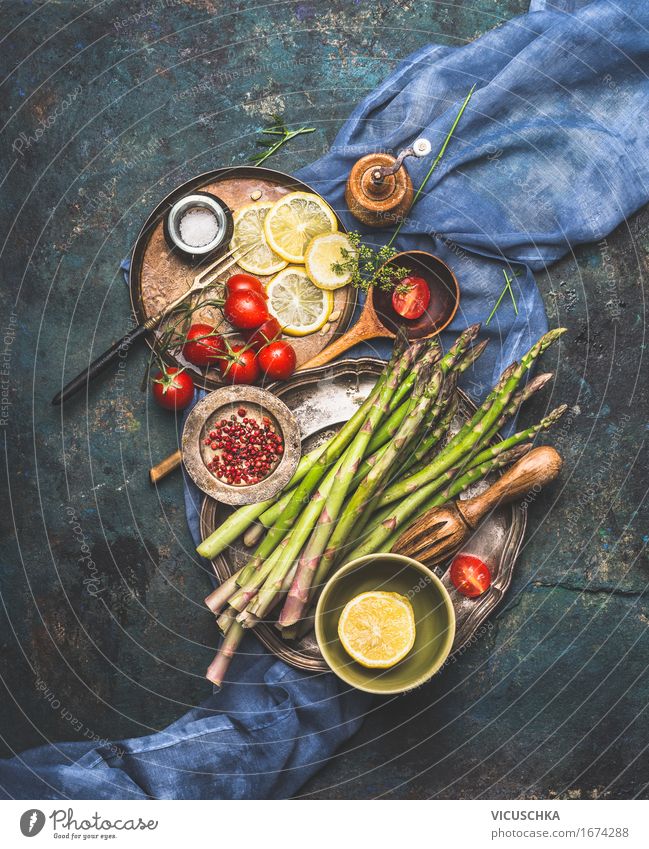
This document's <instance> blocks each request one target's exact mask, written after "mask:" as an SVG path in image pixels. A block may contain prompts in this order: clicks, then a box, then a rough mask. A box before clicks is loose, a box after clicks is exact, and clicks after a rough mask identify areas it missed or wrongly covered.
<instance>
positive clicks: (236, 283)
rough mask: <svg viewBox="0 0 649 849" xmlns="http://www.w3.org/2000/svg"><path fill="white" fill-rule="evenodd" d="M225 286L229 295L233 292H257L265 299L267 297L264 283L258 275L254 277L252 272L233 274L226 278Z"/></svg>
mask: <svg viewBox="0 0 649 849" xmlns="http://www.w3.org/2000/svg"><path fill="white" fill-rule="evenodd" d="M225 288H226V290H227V294H228V295H231V294H232V293H233V292H257V293H258V294H259V295H261V296H262V297H263V298H264V300H265V299H266V297H267V296H266V290H265V289H264V284H263V283H262V282H261V280H259V279H258V278H257V277H253V275H252V274H233V275H232V277H230V278H229V279H228V280H226V283H225Z"/></svg>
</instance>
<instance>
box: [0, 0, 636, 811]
mask: <svg viewBox="0 0 649 849" xmlns="http://www.w3.org/2000/svg"><path fill="white" fill-rule="evenodd" d="M525 7H526V3H525V2H524V0H509V2H506V0H495V2H489V3H487V2H485V0H476V2H475V3H464V4H447V3H441V2H439V3H437V2H433V0H420V2H418V3H409V2H408V3H406V2H402V3H398V4H395V3H390V2H374V0H373V1H372V2H366V0H357V1H356V2H352V0H337V2H332V3H327V4H324V3H319V2H310V0H304V2H277V3H273V4H271V5H260V6H258V7H256V6H255V4H253V3H251V2H248V0H242V2H239V3H237V4H236V11H235V7H234V5H232V6H230V5H227V4H223V3H217V2H213V0H193V2H180V0H142V2H134V0H126V1H124V0H122V2H116V0H113V2H100V3H97V4H95V3H90V2H85V0H72V2H67V3H58V4H53V3H38V2H28V0H13V2H11V3H8V4H5V5H4V7H3V10H2V11H3V14H2V23H1V25H0V26H1V29H2V32H1V35H2V39H3V40H2V54H1V55H2V59H1V62H2V67H3V71H4V73H3V83H2V102H3V104H4V107H5V108H4V117H3V123H4V129H3V133H2V153H3V166H4V167H3V184H2V207H3V225H2V229H3V233H2V237H3V265H2V268H3V287H2V292H3V301H4V303H5V305H6V309H5V311H4V317H3V331H4V332H3V334H2V348H3V352H2V358H1V361H0V369H1V374H0V377H1V381H2V382H1V389H2V417H1V422H0V424H1V425H2V427H1V431H0V436H1V437H2V440H3V445H4V447H5V452H4V457H3V459H4V463H3V466H4V474H5V475H6V478H5V484H4V487H3V489H4V495H5V506H4V508H3V511H2V514H1V519H2V523H3V540H4V544H3V547H2V561H3V566H2V603H3V610H2V619H3V621H2V647H3V650H2V655H1V659H0V670H1V673H2V682H3V685H4V689H3V693H2V704H3V716H4V721H3V723H2V737H3V740H4V754H9V753H10V752H12V751H19V750H21V749H23V748H25V747H27V746H33V745H36V744H38V743H41V742H43V741H47V740H55V741H56V740H63V739H73V738H77V739H81V738H97V739H101V738H105V737H107V738H115V737H120V736H127V735H139V734H145V733H148V732H149V731H151V730H154V729H159V728H161V727H163V726H164V725H165V724H167V723H168V722H170V721H171V720H173V719H174V718H175V717H177V716H178V715H180V714H181V713H182V712H183V711H184V710H185V709H186V708H188V707H189V706H191V705H194V704H196V703H198V702H199V701H200V700H201V698H202V697H204V696H205V695H206V694H207V693H208V689H209V685H208V684H207V682H206V681H205V680H204V679H203V677H202V673H203V670H204V669H205V667H206V666H207V664H208V663H209V660H210V659H211V656H212V654H213V651H214V646H215V644H216V639H217V638H216V632H215V628H214V624H213V619H212V617H211V616H210V615H209V614H208V612H207V611H206V609H205V608H204V607H203V605H202V599H203V597H204V595H205V593H206V590H207V588H208V577H207V575H206V573H205V572H204V571H203V570H202V568H201V567H200V566H199V565H198V564H197V563H196V560H195V558H194V557H193V547H192V545H191V541H190V539H189V535H188V532H187V530H186V526H185V519H184V512H183V502H182V496H181V488H180V481H179V479H178V477H171V478H170V479H168V480H167V481H165V482H164V483H163V485H162V486H161V487H160V488H159V489H158V490H154V489H153V488H151V486H150V485H149V483H148V476H147V469H148V467H149V465H151V464H153V463H154V462H156V461H158V460H159V459H160V458H162V457H164V456H165V455H166V454H167V453H169V452H170V451H171V450H173V449H174V448H175V447H176V444H177V440H178V432H177V431H178V424H177V423H176V422H175V420H174V418H173V417H170V416H169V414H166V413H164V412H162V411H159V410H157V409H156V408H154V407H152V406H151V404H150V400H149V397H148V395H147V394H143V393H141V392H140V382H141V379H142V373H143V365H144V361H145V351H144V350H143V349H140V350H139V351H137V352H136V351H132V352H131V353H130V354H129V356H128V359H127V362H126V363H125V365H124V367H121V368H119V369H118V370H117V371H116V372H114V373H113V374H111V375H109V376H108V377H107V378H106V379H104V380H103V381H100V382H99V383H98V384H97V385H95V386H94V387H93V390H92V399H91V402H90V403H89V404H87V403H86V399H85V398H83V397H82V398H79V399H78V400H77V401H75V402H74V403H72V404H70V405H68V406H66V408H65V413H64V415H63V416H61V413H60V410H57V409H54V408H52V407H50V405H49V399H50V397H51V395H52V394H53V392H54V391H55V389H56V388H57V383H58V385H60V375H61V371H62V369H65V373H66V374H67V375H72V374H74V373H76V371H78V370H79V368H80V367H81V366H82V365H83V363H84V362H87V359H88V350H89V348H90V347H92V349H93V351H95V352H96V353H98V352H99V351H100V350H103V349H104V348H105V347H107V345H108V344H109V343H110V342H111V341H113V340H114V339H115V338H117V336H121V335H122V334H123V333H124V332H125V331H126V329H127V327H128V323H129V305H128V295H127V292H126V289H125V287H124V284H123V282H122V280H121V277H120V275H119V273H118V266H119V261H120V260H121V258H122V257H123V256H124V255H125V254H126V253H127V251H128V249H129V246H130V245H131V243H132V240H133V238H134V237H135V235H136V233H137V231H138V229H139V227H140V224H141V222H142V220H143V219H144V217H145V216H146V214H147V212H148V211H149V210H150V208H151V207H152V206H154V205H155V203H156V202H157V201H158V200H159V199H160V198H161V197H162V196H163V195H164V194H166V192H167V191H169V190H170V189H171V188H173V187H174V186H175V185H177V184H178V183H179V182H182V181H183V180H185V179H187V178H189V177H191V176H192V175H194V174H196V173H198V172H200V171H204V170H207V169H209V168H212V167H216V166H220V165H223V164H233V163H244V162H246V161H247V159H248V157H249V156H250V155H251V153H252V152H253V151H254V148H255V131H256V130H257V129H258V128H259V127H260V126H261V125H263V124H264V122H265V120H266V118H267V117H268V116H269V115H270V114H272V113H275V112H281V113H283V114H284V116H285V117H286V120H287V121H299V122H304V123H309V124H311V125H313V126H315V127H316V128H317V131H316V133H314V134H312V135H309V136H304V137H302V138H300V139H299V140H298V141H297V142H296V143H295V144H294V145H293V147H291V148H290V149H287V150H285V151H283V152H282V153H281V154H280V155H278V156H277V157H276V158H275V160H274V164H275V165H276V166H277V167H279V168H282V169H284V170H291V169H295V168H297V167H298V166H299V165H300V164H302V163H304V162H306V161H309V160H311V159H313V158H315V157H317V156H318V155H319V154H320V153H321V152H322V151H323V150H324V149H325V148H326V146H327V145H328V144H329V143H330V142H331V141H332V139H333V138H334V135H335V133H336V130H337V128H338V127H339V125H340V122H341V121H342V119H343V118H344V117H345V116H346V115H347V114H348V113H349V112H350V110H351V109H352V107H353V106H354V105H355V104H356V103H357V102H358V100H359V99H360V98H361V97H362V96H363V95H364V94H365V93H366V92H367V91H368V90H370V89H372V88H373V87H374V86H375V84H376V83H377V82H378V81H379V80H380V79H381V78H382V77H383V76H384V75H385V73H386V72H387V70H388V69H389V68H390V67H392V65H393V64H394V62H395V61H396V60H398V59H399V58H400V57H402V56H404V55H406V54H407V53H409V52H410V51H412V50H413V49H415V48H417V47H418V46H420V45H422V44H425V43H427V42H429V41H442V42H445V43H449V44H457V43H462V42H464V41H466V40H468V39H471V38H474V37H476V36H477V35H479V34H480V33H481V32H483V31H485V30H486V29H489V28H490V27H493V26H497V25H498V24H499V22H501V21H503V20H504V19H507V18H510V17H512V16H513V15H516V14H519V13H521V12H523V11H524V10H525ZM648 251H649V214H647V213H646V212H643V213H641V214H640V215H638V216H636V217H635V218H634V219H633V220H631V221H630V222H629V223H628V225H626V226H624V227H623V228H620V231H618V232H617V233H615V234H613V235H612V236H611V237H610V238H609V239H608V240H607V241H606V242H603V243H601V244H600V245H594V246H592V247H591V248H589V249H586V250H580V251H579V252H578V253H577V254H576V255H575V256H573V257H571V258H569V259H566V260H565V261H563V262H562V263H560V264H558V265H556V266H555V267H553V268H552V269H551V270H550V271H549V272H548V273H547V274H546V275H543V276H541V278H540V279H539V284H540V286H541V287H542V291H543V294H544V297H545V300H546V304H547V307H548V310H549V313H550V318H551V323H553V324H554V323H561V324H565V325H567V326H568V327H569V329H570V344H568V345H566V346H565V347H564V353H563V357H562V359H561V361H560V362H556V363H555V365H556V369H557V374H558V378H557V382H556V386H555V389H554V393H555V400H556V401H557V402H558V401H559V400H562V401H567V402H568V403H570V405H571V412H570V414H569V415H568V416H566V418H565V419H564V422H563V424H562V427H561V428H560V429H559V431H557V432H556V433H555V442H556V443H557V444H558V447H559V448H560V450H561V451H562V452H563V453H564V456H565V460H566V469H565V475H564V478H563V481H562V484H561V486H559V487H555V488H554V489H552V490H551V491H550V492H549V493H548V494H547V495H542V496H540V497H539V498H538V501H537V502H536V503H535V504H533V505H532V507H531V508H530V526H529V533H528V536H527V541H526V545H525V548H524V551H523V553H522V556H521V558H520V562H519V565H518V568H517V571H516V576H515V580H514V583H513V586H512V588H511V591H510V593H509V596H508V598H507V601H506V604H505V605H504V607H503V608H502V609H501V611H500V612H499V614H498V615H497V616H496V617H495V618H494V619H493V621H491V622H490V623H489V625H488V627H485V628H484V629H483V630H482V631H481V632H480V634H479V635H478V639H477V640H476V642H475V643H474V644H473V645H471V646H470V647H468V648H467V649H466V651H465V652H464V654H463V656H462V657H461V658H460V659H459V660H458V662H457V663H456V664H454V665H452V666H450V667H449V668H447V669H446V671H445V672H444V673H443V674H442V675H440V676H438V677H437V678H436V679H435V681H434V682H433V683H432V684H430V685H429V686H427V687H425V688H423V689H421V690H419V691H417V692H416V693H415V694H414V695H410V696H408V697H404V698H401V699H398V700H396V701H393V702H391V703H390V704H389V705H387V706H383V707H379V708H378V709H377V710H376V711H375V712H374V713H373V714H371V715H370V716H369V717H368V719H367V721H366V723H365V726H364V729H363V731H362V732H361V733H360V734H359V735H358V737H357V738H356V739H354V740H353V741H352V742H351V743H350V745H349V746H348V748H347V750H346V751H345V752H344V753H341V755H340V756H338V757H336V758H335V759H334V760H333V761H332V762H331V763H330V764H329V765H328V766H326V767H325V768H324V769H323V770H322V772H321V773H320V774H319V776H318V777H317V778H316V779H315V780H314V781H313V782H312V783H311V785H310V786H309V787H308V788H306V791H305V792H307V793H308V794H311V795H315V796H319V797H326V796H342V797H360V798H366V797H374V796H381V795H387V796H394V797H417V798H418V797H431V796H432V797H436V796H438V797H440V796H441V797H475V796H484V797H497V796H503V797H507V796H516V795H521V796H524V797H531V796H555V795H556V796H570V797H586V798H590V797H593V796H621V797H629V796H633V795H641V796H645V795H646V782H647V779H648V774H647V754H646V745H647V716H646V706H647V700H648V698H649V673H648V672H647V656H648V655H647V642H648V638H647V623H648V621H649V619H648V616H649V611H648V610H647V601H646V597H645V596H644V595H643V594H644V592H645V587H646V584H647V578H648V574H647V561H646V558H645V546H646V542H647V533H648V530H647V524H646V511H645V510H644V509H643V503H644V502H643V499H644V498H645V494H646V462H647V458H646V451H645V439H646V434H647V397H646V393H647V386H646V379H645V378H643V374H644V372H645V371H646V370H645V369H644V367H643V364H642V357H643V353H644V332H645V318H646V315H645V309H646V307H645V280H644V275H645V273H646V270H647V252H648ZM541 409H543V407H542V406H541V402H540V401H539V402H538V404H537V406H536V407H535V406H534V405H532V408H531V409H529V410H528V411H527V414H526V415H527V416H528V417H529V418H530V420H531V419H532V418H535V417H537V416H538V413H539V412H540V411H541Z"/></svg>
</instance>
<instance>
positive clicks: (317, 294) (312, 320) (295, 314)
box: [266, 265, 334, 336]
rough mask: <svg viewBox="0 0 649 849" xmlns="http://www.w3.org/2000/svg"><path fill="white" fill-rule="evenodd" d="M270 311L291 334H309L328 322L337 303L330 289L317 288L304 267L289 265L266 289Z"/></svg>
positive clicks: (285, 331) (284, 329) (288, 333)
mask: <svg viewBox="0 0 649 849" xmlns="http://www.w3.org/2000/svg"><path fill="white" fill-rule="evenodd" d="M266 294H267V296H268V310H269V312H270V313H271V314H272V315H274V316H275V318H276V319H277V320H278V321H279V323H280V324H281V325H282V329H283V331H284V333H286V334H287V335H288V336H308V335H309V333H315V332H316V330H320V329H321V328H322V327H324V325H325V324H326V323H327V320H328V318H329V316H330V315H331V311H332V309H333V305H334V299H333V295H332V294H331V292H327V291H325V290H324V289H318V287H317V286H314V285H313V283H312V282H311V281H310V280H309V278H308V277H307V275H306V272H305V270H304V268H303V267H302V266H299V265H289V266H288V268H285V269H284V270H283V271H280V272H279V274H277V275H276V276H275V277H273V279H272V280H271V281H270V283H269V284H268V287H267V288H266Z"/></svg>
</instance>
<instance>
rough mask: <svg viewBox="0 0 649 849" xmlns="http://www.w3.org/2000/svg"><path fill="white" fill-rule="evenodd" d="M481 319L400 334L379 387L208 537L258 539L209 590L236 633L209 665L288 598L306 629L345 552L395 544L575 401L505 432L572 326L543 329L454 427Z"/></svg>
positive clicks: (208, 544)
mask: <svg viewBox="0 0 649 849" xmlns="http://www.w3.org/2000/svg"><path fill="white" fill-rule="evenodd" d="M479 329H480V325H478V324H475V325H472V326H471V327H469V328H467V329H466V330H465V331H464V332H463V333H462V334H461V335H460V337H459V338H458V339H457V341H456V342H455V344H454V345H453V346H452V347H451V349H450V350H449V351H448V352H447V353H446V354H442V351H441V350H440V347H439V343H438V342H437V341H436V340H432V341H431V340H428V341H426V342H418V343H415V344H412V345H408V344H407V343H406V342H405V340H398V342H397V343H396V344H395V348H394V352H393V355H392V358H391V360H390V362H389V363H388V364H387V366H386V368H385V370H384V372H383V373H382V375H381V376H380V377H379V379H378V380H377V382H376V385H375V386H374V388H373V389H372V391H371V392H370V394H369V395H368V397H367V399H366V400H365V401H364V403H363V404H361V406H360V407H359V409H358V410H357V412H356V413H355V414H354V415H353V416H352V417H351V419H350V420H349V421H348V422H347V423H346V424H345V425H343V427H342V428H341V429H340V430H339V431H338V433H337V434H336V435H335V436H334V437H332V438H331V439H330V440H329V441H328V442H326V443H325V444H324V445H322V446H320V447H319V448H318V449H316V450H315V451H312V452H311V453H309V454H307V455H305V456H304V457H302V459H301V461H300V463H299V466H298V468H297V471H296V472H295V474H294V476H293V478H292V480H291V481H290V483H289V484H288V486H287V487H286V488H285V490H284V491H283V492H282V493H280V494H279V495H278V496H276V497H275V498H273V499H270V500H268V501H265V502H262V503H259V504H253V505H249V506H246V507H242V508H241V509H239V510H237V511H236V512H235V513H233V514H232V515H231V516H230V517H229V518H228V519H227V520H226V521H225V522H224V523H223V524H222V525H221V526H220V527H219V528H218V529H217V530H216V531H215V532H214V533H213V534H212V535H211V536H210V537H208V538H207V539H206V540H205V541H204V542H203V543H201V545H200V546H199V547H198V552H199V554H201V555H202V556H203V557H207V558H213V557H216V555H217V554H219V553H220V552H221V551H223V550H224V549H225V548H226V547H227V546H228V545H230V544H231V543H232V542H233V541H234V540H235V539H237V537H239V536H240V535H241V534H244V533H246V532H248V533H247V535H246V536H247V538H248V539H250V538H253V539H255V541H256V542H257V543H258V544H257V547H256V549H255V550H254V552H253V554H252V556H251V558H250V560H249V561H248V563H247V564H246V565H245V566H244V567H243V568H242V569H241V570H240V571H239V572H238V573H236V574H235V575H233V576H232V577H231V578H229V579H228V580H227V581H225V582H224V583H223V584H221V586H220V587H219V588H218V589H217V590H215V591H214V592H213V593H212V594H211V595H209V596H208V597H207V599H206V600H205V601H206V604H207V606H208V607H209V608H210V610H211V611H212V612H213V613H214V615H215V616H217V617H218V619H217V622H218V625H219V627H220V628H221V630H222V631H223V633H224V635H225V637H224V640H223V643H222V645H221V649H220V651H219V652H218V654H217V656H216V657H215V659H214V661H213V662H212V664H211V665H210V668H209V669H208V671H207V677H208V679H209V680H210V681H212V682H213V683H215V684H217V685H220V684H221V683H222V682H223V680H224V677H225V674H226V672H227V669H228V666H229V663H230V661H231V659H232V657H233V655H234V653H235V652H236V649H237V646H238V645H239V643H240V641H241V639H242V637H243V635H244V632H245V629H246V628H252V627H254V626H255V625H256V624H257V623H258V622H259V621H260V620H261V619H262V618H264V617H266V616H267V615H268V614H269V613H270V612H271V611H272V610H273V609H274V608H275V607H276V606H277V605H278V604H279V603H280V602H283V605H282V608H281V611H280V613H279V618H278V621H277V625H278V627H279V628H281V629H282V630H283V633H284V635H285V636H294V635H295V634H296V632H297V631H298V629H299V627H300V624H301V623H304V622H305V621H308V620H307V616H308V611H309V607H310V606H311V605H312V604H313V602H314V600H315V598H316V597H317V592H318V589H319V587H321V586H322V584H323V582H324V581H325V580H326V579H327V577H328V576H329V574H330V573H331V571H332V570H333V569H335V568H336V566H338V565H340V564H341V563H342V562H344V561H348V560H351V559H353V558H355V557H360V556H361V555H364V554H370V553H374V552H379V551H390V549H391V547H392V546H393V545H394V544H395V542H396V540H397V538H398V537H399V536H400V535H401V534H402V533H403V531H404V530H405V529H406V528H407V527H409V526H410V525H411V524H412V523H413V522H414V521H416V520H417V519H418V518H419V517H420V516H421V515H423V514H424V513H425V512H427V511H428V510H429V509H430V508H431V507H433V506H438V505H441V504H443V503H445V502H446V501H448V500H450V499H452V498H455V497H456V496H457V495H459V494H460V493H461V492H463V491H464V490H465V489H466V488H467V487H469V486H471V485H472V484H474V483H476V482H477V481H480V480H481V479H482V478H483V477H484V476H485V475H487V474H488V473H490V472H493V471H494V470H496V469H500V468H502V467H504V466H506V465H508V464H510V463H512V462H514V461H515V460H517V459H519V458H520V457H521V456H522V455H523V454H524V453H525V452H526V451H528V450H529V449H530V448H531V443H530V440H531V439H532V438H533V437H534V436H535V435H536V434H537V433H538V432H539V431H542V430H545V429H547V428H549V427H550V426H551V425H552V424H553V423H554V422H556V421H557V420H558V419H559V417H560V416H561V415H562V414H563V412H564V411H565V409H566V407H565V405H564V406H561V407H558V408H557V409H556V410H553V411H552V412H551V413H550V414H549V415H548V416H546V417H545V418H544V419H542V420H541V421H540V422H539V423H538V424H536V425H534V426H533V427H530V428H527V429H525V430H522V431H519V432H518V433H515V434H514V435H513V436H510V437H509V438H508V439H505V440H503V441H500V442H494V438H495V437H496V435H497V433H498V431H499V430H500V429H501V428H502V426H503V424H505V422H506V421H507V420H508V419H509V418H511V417H512V416H514V415H515V414H516V413H517V411H518V410H519V408H520V407H521V405H522V404H523V403H524V402H525V401H526V400H527V399H528V398H530V397H531V396H532V395H533V394H534V393H535V392H538V390H539V389H541V387H543V386H544V385H545V384H546V383H547V381H548V380H549V379H550V378H551V377H552V375H551V374H542V375H539V376H538V377H536V378H534V379H533V380H531V381H530V382H529V383H528V384H527V385H526V386H525V387H524V388H523V389H520V390H519V389H518V387H519V384H520V383H521V381H522V378H523V376H524V375H525V373H526V372H527V371H528V370H529V368H530V367H531V366H532V364H533V363H534V361H535V360H536V359H537V358H538V357H539V356H540V354H542V353H543V351H544V350H545V349H546V348H547V347H548V346H549V345H551V344H552V342H554V340H555V339H557V338H558V337H559V336H560V335H561V334H562V333H564V328H559V329H557V330H552V331H550V332H549V333H547V334H546V335H545V336H543V337H542V338H541V339H540V340H539V341H538V342H537V343H536V344H535V345H533V346H532V348H531V349H530V350H529V351H528V353H527V354H526V355H525V356H524V357H523V358H522V359H521V361H520V363H512V365H510V366H509V367H508V368H507V369H505V371H504V372H503V374H502V375H501V378H500V380H499V381H498V383H497V385H496V386H495V388H494V389H493V391H492V392H491V393H490V394H489V395H488V396H487V398H486V399H485V401H484V402H483V404H482V405H481V406H480V407H479V408H478V410H477V411H476V413H475V415H473V417H472V418H471V419H470V420H469V421H468V422H466V423H465V424H464V425H463V426H462V427H460V429H459V430H458V431H457V432H456V433H455V434H453V435H450V429H451V425H452V421H453V418H454V416H455V413H456V406H457V393H456V391H455V388H456V383H457V379H458V376H459V375H460V374H461V373H462V372H463V371H464V370H465V369H466V368H468V367H469V366H470V365H472V363H474V362H475V360H476V359H477V358H478V357H479V356H480V354H481V353H482V351H483V350H484V348H485V344H486V343H480V344H477V345H476V344H473V343H474V342H475V340H476V337H477V335H478V332H479Z"/></svg>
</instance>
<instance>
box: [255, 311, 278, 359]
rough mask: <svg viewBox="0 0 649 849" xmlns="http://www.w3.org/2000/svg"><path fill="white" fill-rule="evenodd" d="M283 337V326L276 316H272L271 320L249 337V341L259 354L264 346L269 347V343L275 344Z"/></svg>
mask: <svg viewBox="0 0 649 849" xmlns="http://www.w3.org/2000/svg"><path fill="white" fill-rule="evenodd" d="M281 335H282V325H281V324H280V323H279V321H277V319H276V318H275V316H274V315H271V317H270V318H269V319H267V320H266V321H265V322H264V323H263V324H262V325H260V326H259V327H258V328H257V329H256V330H255V331H253V332H252V333H251V334H250V335H249V336H248V337H247V341H248V345H250V347H251V348H252V349H253V351H257V353H259V351H261V349H262V348H263V347H264V345H268V343H269V342H275V340H276V339H279V337H280V336H281Z"/></svg>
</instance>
